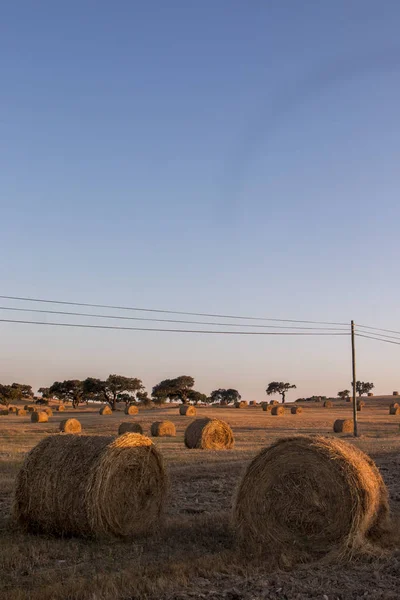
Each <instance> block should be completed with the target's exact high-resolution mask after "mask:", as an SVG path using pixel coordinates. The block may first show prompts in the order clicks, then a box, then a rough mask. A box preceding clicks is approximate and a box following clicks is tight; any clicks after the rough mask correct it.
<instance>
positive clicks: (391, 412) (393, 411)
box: [389, 406, 400, 415]
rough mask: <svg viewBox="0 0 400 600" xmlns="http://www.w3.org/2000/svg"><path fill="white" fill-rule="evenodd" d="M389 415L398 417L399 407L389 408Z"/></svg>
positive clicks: (399, 413)
mask: <svg viewBox="0 0 400 600" xmlns="http://www.w3.org/2000/svg"><path fill="white" fill-rule="evenodd" d="M389 415H400V407H399V406H397V407H395V406H393V407H390V408H389Z"/></svg>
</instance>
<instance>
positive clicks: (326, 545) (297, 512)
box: [233, 436, 389, 567]
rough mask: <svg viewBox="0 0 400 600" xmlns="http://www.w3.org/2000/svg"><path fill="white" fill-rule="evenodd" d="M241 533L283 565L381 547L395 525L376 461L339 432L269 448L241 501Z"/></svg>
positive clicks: (236, 516) (243, 487) (236, 517)
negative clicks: (338, 437)
mask: <svg viewBox="0 0 400 600" xmlns="http://www.w3.org/2000/svg"><path fill="white" fill-rule="evenodd" d="M233 522H234V526H235V530H236V534H237V537H238V540H239V542H240V543H241V544H243V545H244V546H246V547H247V550H248V551H250V552H252V553H254V554H260V555H265V556H266V557H268V558H270V557H272V558H273V559H275V561H276V562H277V564H278V565H280V566H286V567H288V566H292V565H293V564H295V563H296V562H307V561H310V560H318V559H320V558H323V557H324V558H325V559H328V560H332V559H333V560H337V559H339V558H344V557H350V556H352V555H353V554H354V553H355V552H356V551H367V550H368V551H374V550H376V547H375V546H374V544H375V543H378V541H379V537H380V536H382V534H383V533H384V532H387V528H388V525H389V505H388V493H387V490H386V487H385V484H384V482H383V480H382V477H381V475H380V473H379V471H378V469H377V467H376V465H375V463H374V462H373V461H372V460H371V459H370V458H369V457H368V456H367V455H365V454H364V453H363V452H361V451H360V450H358V449H357V448H355V447H354V446H352V445H351V444H347V443H345V442H343V441H342V440H338V439H335V438H324V437H321V436H315V437H314V436H298V437H294V438H286V439H283V440H279V441H278V442H276V443H275V444H273V445H272V446H270V447H269V448H264V449H263V450H262V451H261V452H260V453H259V454H258V455H257V456H256V457H255V458H254V459H253V461H252V462H251V463H250V465H249V467H248V468H247V471H246V473H245V475H244V477H243V480H242V482H241V484H240V486H239V490H238V493H237V496H236V500H235V506H234V511H233Z"/></svg>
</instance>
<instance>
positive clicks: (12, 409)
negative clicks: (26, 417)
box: [8, 406, 17, 413]
mask: <svg viewBox="0 0 400 600" xmlns="http://www.w3.org/2000/svg"><path fill="white" fill-rule="evenodd" d="M8 412H10V413H16V412H17V407H16V406H9V407H8Z"/></svg>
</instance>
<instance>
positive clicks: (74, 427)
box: [60, 419, 82, 433]
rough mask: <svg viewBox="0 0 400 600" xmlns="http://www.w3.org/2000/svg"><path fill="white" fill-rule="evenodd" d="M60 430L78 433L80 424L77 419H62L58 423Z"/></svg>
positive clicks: (80, 428)
mask: <svg viewBox="0 0 400 600" xmlns="http://www.w3.org/2000/svg"><path fill="white" fill-rule="evenodd" d="M60 431H62V432H63V433H80V432H81V431H82V425H81V424H80V422H79V421H78V419H64V420H63V421H61V423H60Z"/></svg>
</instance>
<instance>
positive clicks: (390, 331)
mask: <svg viewBox="0 0 400 600" xmlns="http://www.w3.org/2000/svg"><path fill="white" fill-rule="evenodd" d="M357 327H363V328H364V329H373V330H374V331H387V332H388V333H397V334H399V335H400V331H395V330H393V329H381V328H380V327H370V326H369V325H357Z"/></svg>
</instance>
